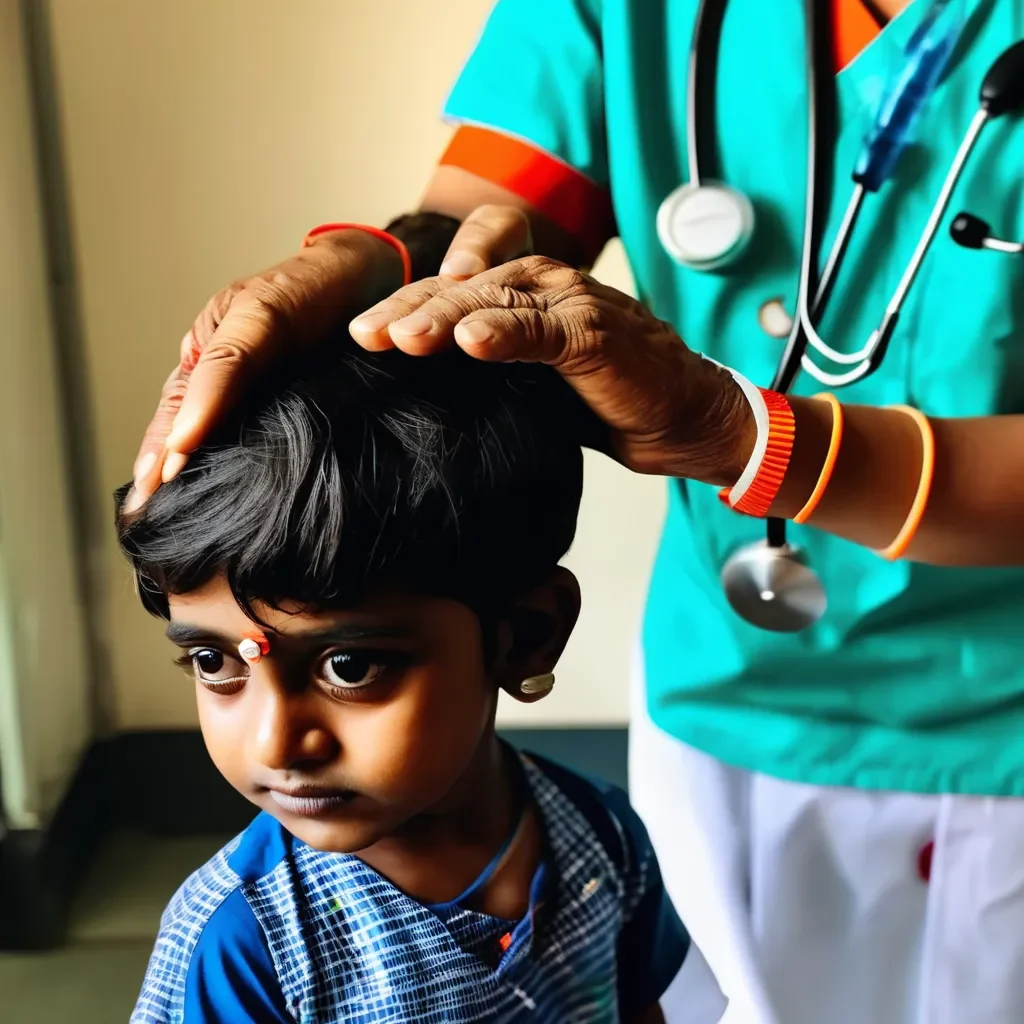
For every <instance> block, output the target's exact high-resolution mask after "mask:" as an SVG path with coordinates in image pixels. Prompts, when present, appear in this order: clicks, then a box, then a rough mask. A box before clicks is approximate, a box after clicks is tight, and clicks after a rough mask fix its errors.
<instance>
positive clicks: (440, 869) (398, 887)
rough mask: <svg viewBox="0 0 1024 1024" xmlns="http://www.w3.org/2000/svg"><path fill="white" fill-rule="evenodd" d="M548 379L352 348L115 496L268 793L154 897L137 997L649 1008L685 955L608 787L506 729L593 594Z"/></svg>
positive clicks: (306, 1007)
mask: <svg viewBox="0 0 1024 1024" xmlns="http://www.w3.org/2000/svg"><path fill="white" fill-rule="evenodd" d="M560 386H561V384H560V381H558V379H557V378H556V377H555V375H554V374H553V373H551V372H550V371H548V370H546V369H544V368H536V367H525V366H518V367H517V366H512V367H509V366H491V365H486V364H483V363H478V362H475V361H473V360H470V359H469V358H468V357H465V356H463V355H462V354H461V353H460V354H455V355H452V356H451V357H443V358H436V359H427V360H416V359H413V358H410V357H406V356H401V355H395V354H391V355H386V356H367V355H365V354H363V353H361V352H358V351H357V350H355V349H353V348H349V347H347V346H344V345H339V347H338V348H336V349H335V350H334V351H333V353H332V354H331V355H330V356H329V358H328V361H326V362H320V363H319V364H307V365H305V366H304V367H301V368H299V372H297V373H296V374H294V375H293V376H292V377H290V378H289V379H288V380H287V381H286V382H285V383H282V384H280V385H279V386H278V388H277V390H275V391H274V393H272V394H266V395H263V396H259V397H254V398H253V399H252V400H251V401H250V403H249V405H248V408H247V409H245V410H243V411H242V414H241V416H240V418H239V419H238V420H237V421H236V422H235V423H234V424H233V425H232V426H231V427H230V428H229V429H227V430H225V431H224V432H222V435H221V437H220V438H219V442H218V443H213V444H210V445H208V446H207V447H205V448H204V449H202V450H201V451H199V452H198V453H197V454H196V455H195V456H194V457H193V459H192V462H191V465H190V467H189V469H188V470H187V471H186V472H185V473H184V474H183V475H182V476H181V477H180V478H179V479H177V480H175V481H174V482H173V483H172V484H170V485H168V486H166V487H164V488H162V489H161V490H160V491H159V492H158V493H157V494H156V495H155V496H154V497H153V498H152V500H151V501H150V502H149V503H148V505H147V506H146V507H145V508H144V509H142V510H141V511H140V512H138V513H135V514H132V515H125V514H124V513H121V514H120V516H119V521H118V529H119V536H120V541H121V545H122V547H123V549H124V551H125V552H126V553H127V555H128V557H129V558H130V559H131V561H132V565H133V567H134V570H135V575H136V578H137V581H138V585H139V590H140V594H141V596H142V600H143V603H144V605H145V606H146V608H147V609H148V610H149V611H151V612H153V613H155V614H157V615H160V616H162V617H163V618H165V619H167V620H168V621H169V625H168V629H167V635H168V637H169V639H170V640H171V642H172V643H174V644H175V645H177V646H178V647H179V648H180V649H181V657H180V661H181V663H182V664H183V665H184V666H185V667H186V668H187V669H188V670H189V671H190V672H191V673H192V674H193V675H194V677H195V682H196V696H197V700H198V704H199V718H200V723H201V726H202V731H203V737H204V739H205V742H206V745H207V749H208V750H209V752H210V755H211V757H212V758H213V760H214V763H215V764H216V765H217V767H218V769H219V770H220V771H221V773H222V774H223V775H224V777H225V778H226V779H227V780H228V781H229V782H230V783H231V785H233V786H234V787H235V788H236V789H237V790H238V791H239V792H240V793H242V794H243V795H244V796H246V797H247V798H248V799H249V800H251V801H252V802H253V803H254V804H255V805H256V806H257V807H258V808H260V811H261V813H260V814H258V815H257V817H256V819H255V820H254V821H253V823H252V824H251V825H250V826H249V828H248V829H247V830H246V831H245V832H244V833H242V835H241V836H239V837H238V838H236V839H235V840H234V841H232V842H231V843H229V844H228V846H226V847H225V848H224V849H223V850H222V851H221V852H220V853H219V854H217V856H215V857H214V858H213V859H212V860H211V861H210V862H209V863H208V864H206V865H205V866H204V867H202V868H200V869H199V870H198V871H197V872H196V873H195V874H193V875H192V876H191V877H190V878H189V879H188V880H187V881H186V882H185V884H184V885H183V886H182V888H181V889H180V890H179V891H178V893H177V894H176V895H175V897H174V898H173V900H172V901H171V903H170V905H169V907H168V908H167V911H166V912H165V914H164V917H163V922H162V926H161V929H160V935H159V937H158V939H157V943H156V949H155V951H154V953H153V956H152V959H151V961H150V965H149V971H148V973H147V976H146V980H145V984H144V986H143V990H142V994H141V997H140V999H139V1002H138V1005H137V1007H136V1010H135V1013H134V1016H133V1017H132V1020H133V1021H136V1022H159V1024H166V1022H171V1021H182V1020H184V1022H185V1024H201V1022H204V1021H208V1022H212V1021H217V1022H232V1024H234V1022H243V1021H259V1022H264V1021H290V1022H294V1021H302V1022H310V1024H313V1022H317V1024H320V1022H324V1024H326V1022H335V1021H368V1022H370V1021H372V1022H379V1021H394V1022H399V1021H401V1022H431V1021H480V1020H494V1021H518V1020H524V1021H525V1020H529V1021H536V1022H550V1024H567V1022H611V1021H617V1020H623V1021H645V1022H646V1021H660V1020H662V1019H663V1018H662V1016H661V1011H660V1010H659V1008H658V1000H659V998H660V997H661V996H662V994H663V993H664V991H665V989H666V987H667V986H668V985H669V983H670V982H671V981H672V980H673V978H674V977H675V976H676V975H677V973H678V971H679V969H680V966H681V965H682V963H683V961H684V959H686V960H689V961H690V962H691V963H692V962H694V961H699V954H698V953H697V952H696V950H690V949H689V940H688V937H687V935H686V932H685V931H684V929H683V928H682V926H681V924H680V922H679V920H678V918H677V917H676V915H675V913H674V911H673V909H672V907H671V905H670V903H669V901H668V899H667V897H666V895H665V892H664V890H663V888H662V884H661V880H660V875H659V872H658V866H657V863H656V861H655V857H654V853H653V851H652V849H651V846H650V844H649V842H648V839H647V836H646V833H645V832H644V829H643V827H642V826H641V824H640V822H639V820H638V819H637V818H636V816H635V815H634V813H633V812H632V811H631V810H630V808H629V806H628V804H627V802H626V798H625V796H624V794H623V793H621V792H620V791H618V790H616V789H613V788H611V787H607V786H602V785H598V784H595V783H591V782H588V781H584V780H583V779H582V778H580V777H578V776H576V775H573V774H571V773H570V772H568V771H566V770H565V769H563V768H559V767H556V766H555V765H553V764H549V763H547V762H545V761H543V760H541V759H540V758H534V757H527V756H522V755H519V754H517V753H515V752H514V751H512V750H511V749H510V748H509V747H508V746H506V745H505V744H503V743H502V742H501V741H500V740H499V739H498V738H497V737H496V735H495V731H494V718H495V708H496V705H497V700H498V691H499V689H503V690H505V692H506V693H507V694H509V695H510V696H511V697H513V698H514V699H516V700H520V701H523V702H527V703H529V702H533V701H537V700H540V699H542V698H543V697H544V696H545V695H546V694H547V693H548V692H550V689H551V687H552V685H553V683H554V676H553V675H552V674H551V673H552V670H553V668H554V666H555V662H556V661H557V660H558V657H559V655H560V654H561V652H562V649H563V648H564V646H565V643H566V641H567V640H568V638H569V634H570V633H571V631H572V628H573V626H574V624H575V622H576V618H577V614H578V611H579V606H580V595H579V588H578V585H577V583H576V580H575V578H574V577H573V576H572V575H571V574H570V573H569V572H568V571H567V570H566V569H564V568H560V567H559V566H558V561H559V559H560V558H561V557H562V555H564V554H565V552H566V551H567V549H568V548H569V545H570V543H571V542H572V539H573V534H574V532H575V528H576V515H577V511H578V507H579V501H580V495H581V490H582V454H581V451H580V448H579V445H578V443H577V442H575V441H574V440H573V439H572V436H571V432H570V431H568V430H566V429H565V427H564V424H562V423H560V422H559V421H558V419H557V418H556V417H555V416H554V414H553V412H552V410H553V409H555V408H556V407H559V406H560V405H562V404H564V402H561V401H560V400H559V398H558V397H557V395H556V391H555V389H556V388H558V387H560ZM120 499H121V502H123V499H124V492H121V495H120ZM121 502H119V508H120V507H121ZM716 1019H717V1015H716Z"/></svg>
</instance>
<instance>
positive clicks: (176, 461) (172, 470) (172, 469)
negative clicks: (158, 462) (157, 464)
mask: <svg viewBox="0 0 1024 1024" xmlns="http://www.w3.org/2000/svg"><path fill="white" fill-rule="evenodd" d="M187 465H188V456H187V455H183V454H182V453H181V452H168V453H167V458H166V459H164V468H163V470H162V471H161V473H160V479H161V480H163V482H164V483H165V484H169V483H170V482H171V481H172V480H173V479H174V478H175V477H176V476H177V475H178V474H179V473H180V472H181V471H182V470H183V469H184V468H185V467H186V466H187Z"/></svg>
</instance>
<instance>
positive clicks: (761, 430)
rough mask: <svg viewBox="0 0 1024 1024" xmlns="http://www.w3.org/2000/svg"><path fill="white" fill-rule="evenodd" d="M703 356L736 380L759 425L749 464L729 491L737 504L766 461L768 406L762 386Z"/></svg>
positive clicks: (755, 423)
mask: <svg viewBox="0 0 1024 1024" xmlns="http://www.w3.org/2000/svg"><path fill="white" fill-rule="evenodd" d="M703 358H704V359H706V360H707V361H708V362H709V363H714V365H715V366H717V367H719V368H720V369H722V370H725V371H726V372H727V373H728V374H729V375H730V376H731V377H732V379H733V380H734V381H736V383H737V384H738V385H739V388H740V390H741V391H742V392H743V397H744V398H745V399H746V400H747V404H748V405H749V406H750V411H751V412H752V413H753V414H754V425H755V426H756V427H757V438H756V439H755V441H754V450H753V451H752V452H751V453H750V458H749V459H748V460H747V465H746V467H745V468H744V470H743V472H742V473H740V478H739V480H737V481H736V483H735V484H734V485H733V486H732V489H731V490H730V491H729V504H730V505H731V506H735V505H737V504H738V503H739V502H740V501H742V500H743V496H744V495H745V494H746V493H747V491H749V490H750V485H751V484H752V483H753V482H754V480H755V478H756V477H757V473H758V470H760V468H761V463H762V462H764V457H765V453H766V452H767V451H768V406H767V405H766V404H765V401H764V396H763V395H762V394H761V390H760V388H758V387H757V385H756V384H752V383H751V382H750V381H749V380H747V378H746V377H744V376H743V374H742V373H738V372H737V371H736V370H734V369H733V368H732V367H731V366H726V365H725V364H724V363H720V362H718V360H717V359H711V358H710V357H709V356H703Z"/></svg>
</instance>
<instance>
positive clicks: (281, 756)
mask: <svg viewBox="0 0 1024 1024" xmlns="http://www.w3.org/2000/svg"><path fill="white" fill-rule="evenodd" d="M310 703H311V702H310V701H309V700H308V699H306V696H305V695H304V694H301V693H293V692H291V693H290V692H288V691H287V690H284V689H283V688H279V687H273V688H270V689H269V691H268V692H266V693H265V694H264V695H263V700H262V701H261V702H260V708H259V711H258V718H257V721H256V723H255V724H256V728H255V730H254V732H253V733H252V734H251V735H252V755H253V756H254V757H255V758H256V759H257V760H258V761H259V762H260V764H262V765H263V766H264V767H266V768H270V769H272V770H275V771H283V770H285V769H289V768H299V767H301V766H302V765H303V764H322V763H323V762H324V761H329V760H331V759H332V758H333V757H335V756H336V755H337V753H338V742H337V740H336V739H335V737H334V735H333V734H332V733H331V731H330V730H329V729H327V728H326V727H325V725H324V723H323V722H322V721H321V720H320V719H319V717H318V716H317V715H316V713H315V710H314V709H313V708H312V707H311V706H310Z"/></svg>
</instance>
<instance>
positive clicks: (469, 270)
mask: <svg viewBox="0 0 1024 1024" xmlns="http://www.w3.org/2000/svg"><path fill="white" fill-rule="evenodd" d="M486 269H487V264H486V263H484V261H483V260H482V259H480V257H479V256H474V255H473V253H471V252H453V253H452V254H451V256H449V257H448V259H446V260H445V261H444V263H442V264H441V276H442V277H473V276H474V275H476V274H482V273H483V272H484V271H485V270H486Z"/></svg>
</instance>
